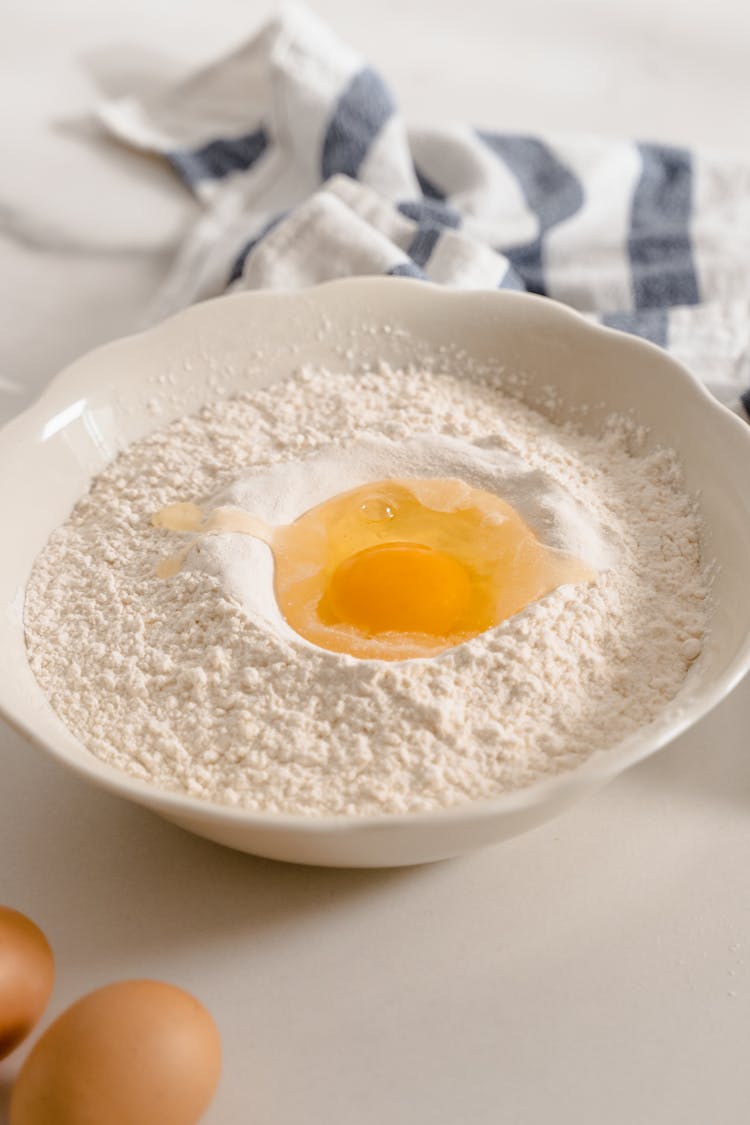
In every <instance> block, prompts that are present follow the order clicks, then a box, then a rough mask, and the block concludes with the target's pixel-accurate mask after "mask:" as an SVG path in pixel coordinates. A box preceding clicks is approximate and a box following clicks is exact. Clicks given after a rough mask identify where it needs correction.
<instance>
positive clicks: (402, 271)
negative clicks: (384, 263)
mask: <svg viewBox="0 0 750 1125" xmlns="http://www.w3.org/2000/svg"><path fill="white" fill-rule="evenodd" d="M388 276H389V277H418V278H419V279H420V281H426V280H427V278H426V277H425V275H424V274H423V272H422V270H421V269H420V268H419V266H416V265H415V264H414V262H399V263H398V265H395V266H392V267H391V269H389V270H388Z"/></svg>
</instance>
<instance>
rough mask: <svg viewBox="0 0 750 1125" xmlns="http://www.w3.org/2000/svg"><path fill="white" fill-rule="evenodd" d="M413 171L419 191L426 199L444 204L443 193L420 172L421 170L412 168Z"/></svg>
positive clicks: (415, 167)
mask: <svg viewBox="0 0 750 1125" xmlns="http://www.w3.org/2000/svg"><path fill="white" fill-rule="evenodd" d="M414 171H415V173H416V176H417V183H418V184H419V189H420V191H421V192H422V195H424V196H425V197H426V198H427V199H436V200H437V201H438V203H445V192H444V191H442V190H441V189H440V188H439V187H438V186H437V184H435V183H433V181H432V180H431V179H430V178H429V177H428V176H426V175H425V174H424V172H422V171H421V169H419V168H417V166H416V165H415V166H414Z"/></svg>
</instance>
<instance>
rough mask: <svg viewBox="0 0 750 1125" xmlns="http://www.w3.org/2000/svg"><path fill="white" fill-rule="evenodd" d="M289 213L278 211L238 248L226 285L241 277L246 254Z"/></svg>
mask: <svg viewBox="0 0 750 1125" xmlns="http://www.w3.org/2000/svg"><path fill="white" fill-rule="evenodd" d="M288 214H289V212H288V211H280V212H279V214H278V215H274V217H273V218H272V219H271V220H270V221H269V222H267V223H266V225H265V226H264V227H261V229H260V230H259V231H258V233H257V234H256V235H255V236H254V237H253V238H251V239H249V240H248V241H247V242H246V243H245V245H244V246H243V247H242V249H241V250H240V252H239V254H238V255H237V257H236V258H235V259H234V263H233V264H232V269H231V271H230V274H229V278H228V279H227V285H231V284H232V282H233V281H237V280H239V278H241V277H242V273H243V270H244V269H245V262H246V260H247V256H248V254H249V253H250V252H251V251H252V250H254V249H255V247H256V246H257V245H258V243H259V242H262V241H263V239H264V238H265V237H266V235H267V234H270V233H271V231H272V230H273V228H274V227H276V226H278V225H279V223H280V222H281V220H282V219H285V218H286V217H287V215H288Z"/></svg>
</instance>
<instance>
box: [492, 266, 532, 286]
mask: <svg viewBox="0 0 750 1125" xmlns="http://www.w3.org/2000/svg"><path fill="white" fill-rule="evenodd" d="M498 289H516V290H518V291H519V292H520V293H525V292H526V286H525V285H524V283H523V281H522V280H521V278H520V277H519V276H518V272H517V271H516V269H515V268H514V267H513V266H512V265H510V266H508V268H507V270H506V271H505V273H504V274H503V279H502V281H501V282H500V284H499V285H498Z"/></svg>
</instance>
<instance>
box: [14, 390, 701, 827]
mask: <svg viewBox="0 0 750 1125" xmlns="http://www.w3.org/2000/svg"><path fill="white" fill-rule="evenodd" d="M418 434H431V435H444V436H445V437H448V438H457V439H461V440H462V441H463V442H483V443H484V444H485V445H490V446H491V445H492V444H493V443H497V440H498V438H499V439H500V441H501V444H502V446H503V448H504V449H505V450H509V451H511V453H513V454H515V455H517V456H518V457H519V458H520V459H521V460H522V461H523V462H524V463H525V464H526V465H527V466H528V467H529V468H530V469H531V470H534V471H535V472H537V473H538V472H539V471H542V472H543V473H544V474H546V478H547V479H548V480H550V481H551V482H552V484H553V485H554V486H555V487H559V488H561V489H563V490H564V491H565V493H566V494H567V496H568V498H569V500H570V503H571V504H572V505H573V507H574V508H575V507H577V508H578V509H580V510H584V511H586V512H588V513H589V515H590V519H591V521H592V526H595V528H596V529H598V534H601V535H604V536H605V537H607V538H608V539H609V540H610V541H611V542H612V543H613V544H616V545H617V554H616V562H615V564H614V565H613V566H612V568H611V569H610V570H607V571H605V572H603V573H602V574H601V575H600V576H599V579H598V580H597V582H596V583H595V584H593V585H590V586H569V587H563V588H560V589H558V590H557V591H555V592H554V593H552V594H550V595H548V596H547V597H546V598H544V599H543V600H541V601H540V602H537V603H535V604H533V605H531V606H529V607H528V608H527V609H525V610H523V611H522V612H521V613H520V614H518V615H516V616H515V617H513V618H511V619H510V620H508V621H506V622H505V623H503V624H502V625H500V626H499V627H497V628H496V629H493V630H491V631H490V632H488V633H485V634H482V635H481V636H479V637H476V638H475V639H474V640H472V641H470V642H468V643H467V644H464V645H461V646H459V647H458V648H456V649H453V650H450V651H448V652H446V653H443V654H442V655H441V656H439V657H436V658H432V659H430V660H425V661H407V662H403V663H392V664H384V663H380V662H376V661H361V660H356V659H354V658H350V657H342V656H339V655H336V654H334V653H328V652H323V651H321V650H317V649H315V648H313V647H311V646H310V645H308V644H306V643H304V642H302V641H301V640H298V639H297V638H296V637H295V636H293V635H289V634H284V633H283V632H282V631H281V630H279V629H277V628H276V627H275V626H274V625H273V622H269V621H268V620H265V619H264V618H263V616H262V615H258V614H253V613H251V612H246V611H245V609H244V608H243V606H242V604H241V603H240V601H239V600H237V597H236V596H233V588H232V583H231V582H228V581H227V574H228V570H227V568H226V567H223V566H222V565H221V558H220V557H219V558H218V562H217V556H216V552H215V551H214V553H213V556H212V551H211V550H210V549H209V550H207V551H205V552H203V557H202V559H201V557H200V555H199V557H198V559H197V561H194V562H193V563H192V564H191V565H190V566H188V567H186V568H185V569H184V570H183V571H182V572H180V573H179V574H178V575H176V576H175V577H174V578H172V579H169V580H163V579H159V578H157V577H156V576H155V574H154V569H155V567H156V565H157V563H158V562H159V560H160V559H162V558H163V557H164V555H165V553H168V552H169V550H170V549H174V548H175V547H177V546H178V545H179V544H180V542H181V541H180V538H179V537H178V536H177V535H174V534H170V533H166V532H164V531H160V530H156V529H153V528H151V527H150V525H149V520H150V517H151V515H152V514H153V512H154V511H156V510H157V509H159V508H161V507H162V506H164V505H166V504H169V503H173V502H175V501H181V500H186V499H194V500H197V501H202V500H205V499H206V498H207V497H210V496H214V495H215V494H217V493H218V492H220V490H222V489H225V488H227V487H228V486H230V485H231V484H232V482H234V481H236V480H237V479H238V478H245V477H247V476H248V475H249V474H252V473H256V472H257V473H260V472H264V471H266V470H268V469H269V468H270V466H272V465H274V464H276V463H278V462H284V461H286V462H289V461H300V460H302V459H305V458H308V457H310V456H312V455H314V454H317V453H318V452H319V451H322V450H325V449H329V450H330V447H331V446H332V445H335V446H338V447H340V446H346V447H351V446H354V445H355V444H356V443H357V442H359V441H361V440H363V439H372V438H373V437H379V438H384V439H386V440H390V441H394V442H407V441H409V440H412V439H413V438H414V436H415V435H418ZM639 443H640V436H639V435H638V434H637V433H636V432H634V430H633V427H632V426H629V425H627V424H626V423H625V422H624V421H623V420H621V419H620V420H617V419H614V420H611V421H610V423H609V424H608V426H607V427H606V428H605V432H604V433H603V435H602V436H601V437H599V438H593V437H587V436H583V435H581V434H579V433H577V432H574V431H573V430H571V429H569V428H563V427H560V426H557V425H555V424H554V423H553V422H552V421H548V420H545V419H544V418H542V416H541V415H539V414H537V413H535V412H533V411H532V410H530V409H529V408H528V407H526V406H524V405H523V404H521V403H520V402H518V401H516V400H515V399H512V398H508V397H506V396H505V395H503V394H502V393H501V392H500V390H499V389H498V386H497V385H495V383H494V382H493V380H492V379H491V378H489V377H488V378H487V379H485V380H482V379H461V380H459V379H455V378H452V377H450V376H445V375H435V374H429V373H424V372H421V373H413V372H410V373H394V372H390V371H388V370H383V371H381V372H376V373H370V374H366V375H357V376H354V375H352V376H343V375H335V376H334V375H331V374H330V373H325V372H318V373H310V372H307V373H302V374H301V375H300V376H298V377H296V378H295V379H293V380H291V381H289V382H287V383H282V384H277V385H276V386H274V387H272V388H270V389H268V390H265V391H262V392H258V393H256V394H254V395H252V396H243V397H240V398H237V399H235V400H233V401H224V402H220V403H217V404H215V405H213V406H211V407H208V408H206V409H205V410H204V411H203V412H202V413H201V414H200V415H198V416H194V417H189V418H184V419H182V420H180V421H179V422H177V423H175V424H173V425H172V426H170V427H168V428H166V429H164V430H161V431H160V432H158V433H155V434H153V435H152V436H151V437H149V438H147V439H145V440H144V441H141V442H138V443H137V444H135V445H133V446H131V447H130V448H129V449H127V450H126V451H125V453H124V454H122V455H121V456H120V457H119V458H118V459H117V460H116V461H115V462H114V463H113V465H111V466H110V467H109V468H108V469H107V470H106V471H105V472H104V473H102V474H101V475H100V476H99V477H98V478H97V479H96V480H95V481H94V483H93V486H92V488H91V491H90V492H89V494H88V495H87V496H86V497H84V498H83V499H82V500H81V501H80V502H79V504H78V505H77V506H76V508H75V509H74V512H73V513H72V515H71V517H70V520H69V521H68V522H67V523H66V524H64V525H63V526H62V527H61V528H59V529H58V530H57V531H56V532H55V533H54V534H53V535H52V537H51V539H50V541H49V543H48V545H47V547H46V548H45V550H44V551H43V552H42V554H41V555H40V557H39V559H38V560H37V563H36V566H35V568H34V571H33V573H32V576H31V579H30V581H29V584H28V587H27V595H26V629H27V644H28V649H29V656H30V660H31V663H32V667H33V668H34V671H35V673H36V675H37V677H38V679H39V681H40V683H41V685H42V687H43V688H44V690H45V691H46V692H47V694H48V696H49V697H50V699H51V701H52V703H53V705H54V707H55V709H56V710H57V712H58V714H59V715H60V716H61V717H62V719H63V720H64V721H65V722H66V723H67V724H68V726H69V727H70V728H71V729H72V730H73V732H74V733H75V734H76V735H78V737H79V738H80V739H81V740H82V741H83V742H84V743H85V744H86V745H87V746H88V747H89V749H90V750H91V751H92V752H93V753H94V754H96V755H98V756H99V757H101V758H103V759H104V760H106V761H108V762H110V763H112V764H113V765H115V766H117V767H119V768H121V769H123V770H126V771H127V772H128V773H131V774H133V775H134V776H136V777H139V778H143V779H145V780H148V781H151V782H153V783H155V784H157V785H160V786H163V787H165V788H168V789H173V790H177V791H182V792H187V793H190V794H192V795H194V796H196V797H200V798H204V799H211V800H215V801H219V802H223V803H225V804H230V805H242V806H245V807H247V808H252V809H265V810H270V811H284V812H298V813H305V814H308V815H321V814H326V813H353V814H359V815H363V814H368V813H377V812H403V811H406V810H422V809H429V808H435V807H441V806H448V805H452V804H456V803H460V802H464V801H468V800H476V799H481V798H485V797H490V796H493V795H496V794H497V793H499V792H501V791H505V790H510V789H516V788H519V787H521V786H524V785H528V784H530V783H532V782H534V781H536V780H539V779H540V778H542V777H544V776H545V775H550V774H554V773H557V772H559V771H562V770H567V769H571V768H573V767H575V766H576V765H578V764H579V763H580V762H582V761H583V760H584V759H586V758H587V757H588V756H589V755H591V754H592V753H593V752H595V751H598V750H606V749H607V748H609V747H612V746H613V745H615V744H616V743H617V742H619V741H620V740H621V739H623V738H624V737H626V736H627V735H629V734H631V733H632V732H633V731H635V730H636V729H637V728H639V727H641V726H643V724H645V723H648V722H649V721H650V720H651V719H653V718H655V717H656V716H657V715H658V714H659V712H660V711H661V710H662V709H663V708H664V706H665V704H667V703H668V702H669V701H670V700H671V699H673V698H674V696H675V695H676V693H677V692H678V691H679V689H680V687H681V686H682V684H683V681H684V679H685V676H686V674H687V672H688V669H689V665H690V663H691V662H692V660H694V659H695V657H696V656H697V655H698V654H699V652H700V649H701V643H702V638H703V635H704V631H705V627H706V616H707V599H708V581H707V578H706V573H705V568H704V566H703V564H702V562H701V521H700V517H699V514H698V512H697V509H696V507H695V504H694V502H693V501H692V500H691V499H690V498H689V497H688V496H687V495H686V494H685V492H684V491H683V488H682V484H681V477H680V470H679V465H678V463H677V460H676V458H675V456H674V454H672V453H670V452H669V451H665V450H657V451H655V452H650V453H646V454H642V455H639ZM347 487H351V483H350V481H349V480H348V479H347V478H346V474H344V479H342V480H341V481H340V482H339V484H338V488H339V489H341V490H344V489H346V488H347ZM222 539H225V537H222ZM217 542H218V540H217ZM248 542H252V541H248ZM194 554H195V552H194ZM219 555H220V552H219Z"/></svg>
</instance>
